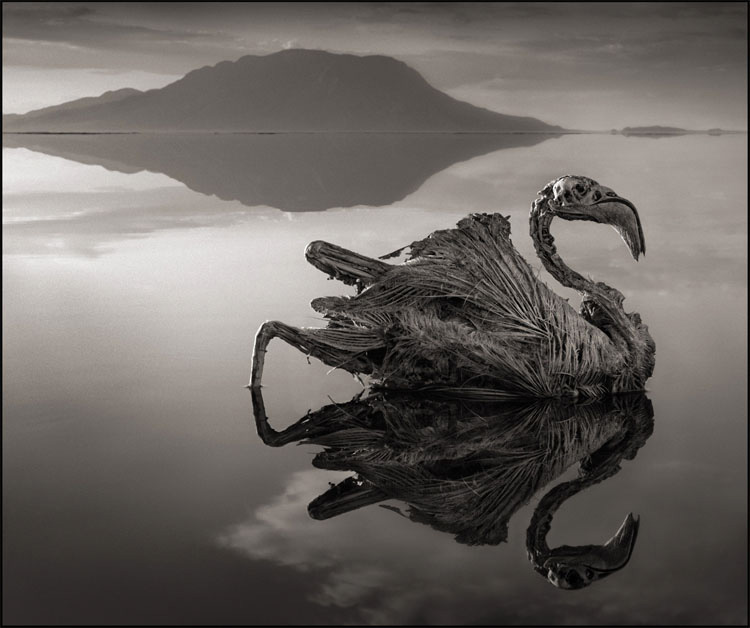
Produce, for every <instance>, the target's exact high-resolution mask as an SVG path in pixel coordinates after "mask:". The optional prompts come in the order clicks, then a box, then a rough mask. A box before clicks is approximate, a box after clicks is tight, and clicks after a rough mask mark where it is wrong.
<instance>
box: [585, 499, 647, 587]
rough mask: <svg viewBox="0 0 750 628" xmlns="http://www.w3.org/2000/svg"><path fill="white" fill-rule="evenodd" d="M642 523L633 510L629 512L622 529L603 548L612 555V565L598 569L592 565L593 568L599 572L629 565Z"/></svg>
mask: <svg viewBox="0 0 750 628" xmlns="http://www.w3.org/2000/svg"><path fill="white" fill-rule="evenodd" d="M640 525H641V519H640V517H638V518H636V517H634V516H633V513H632V512H631V513H630V514H628V516H627V517H625V521H623V522H622V525H621V526H620V529H619V530H617V532H615V534H614V536H613V537H612V538H611V539H609V541H607V542H606V543H605V544H604V547H603V549H604V550H605V552H607V553H608V554H609V555H610V559H611V561H610V565H609V566H608V567H607V568H605V569H597V568H595V567H592V569H594V571H598V572H599V573H610V572H612V571H617V570H618V569H622V568H623V567H624V566H625V565H627V564H628V561H629V560H630V557H631V556H632V555H633V548H634V547H635V541H636V539H637V538H638V529H639V527H640Z"/></svg>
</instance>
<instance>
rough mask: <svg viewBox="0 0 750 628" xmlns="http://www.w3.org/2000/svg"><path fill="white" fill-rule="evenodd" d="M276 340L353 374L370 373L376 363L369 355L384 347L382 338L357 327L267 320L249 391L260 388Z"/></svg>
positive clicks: (259, 338)
mask: <svg viewBox="0 0 750 628" xmlns="http://www.w3.org/2000/svg"><path fill="white" fill-rule="evenodd" d="M274 338H280V339H281V340H283V341H284V342H286V343H287V344H290V345H292V346H293V347H294V348H296V349H299V350H300V351H302V352H303V353H304V354H306V355H308V356H312V357H314V358H317V359H318V360H320V361H321V362H323V363H325V364H327V365H328V366H333V367H335V368H343V369H345V370H347V371H349V372H351V373H371V372H372V370H373V364H372V362H371V361H370V359H368V357H367V355H366V353H367V351H370V350H372V349H378V348H381V347H382V341H381V340H380V338H379V337H378V336H377V335H376V334H375V333H373V332H372V331H369V330H364V329H357V328H354V327H349V328H340V329H299V328H297V327H292V326H291V325H287V324H285V323H281V322H279V321H266V322H265V323H263V325H261V327H260V329H259V330H258V333H257V334H256V335H255V346H254V348H253V366H252V371H251V374H250V385H249V388H259V387H260V385H261V384H260V382H261V379H262V377H263V365H264V362H265V357H266V352H267V350H268V349H267V347H268V343H269V342H271V340H272V339H274Z"/></svg>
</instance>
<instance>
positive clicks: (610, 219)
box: [594, 196, 646, 261]
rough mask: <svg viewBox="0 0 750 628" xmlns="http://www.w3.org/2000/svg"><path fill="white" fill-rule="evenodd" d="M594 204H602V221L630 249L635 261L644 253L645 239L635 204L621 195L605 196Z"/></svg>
mask: <svg viewBox="0 0 750 628" xmlns="http://www.w3.org/2000/svg"><path fill="white" fill-rule="evenodd" d="M594 205H597V206H600V205H601V206H602V210H604V211H603V212H602V214H603V216H602V217H603V218H604V220H600V221H599V222H604V223H606V224H609V225H611V226H612V227H613V228H614V230H615V231H617V233H619V234H620V237H621V238H622V239H623V240H624V241H625V244H627V245H628V249H630V254H631V255H632V256H633V259H635V260H636V261H637V260H638V257H639V256H640V255H645V254H646V239H645V238H644V237H643V227H641V217H640V216H639V215H638V210H637V209H636V207H635V205H633V203H631V202H630V201H629V200H628V199H626V198H622V197H621V196H605V197H604V198H602V199H600V200H598V201H596V203H594Z"/></svg>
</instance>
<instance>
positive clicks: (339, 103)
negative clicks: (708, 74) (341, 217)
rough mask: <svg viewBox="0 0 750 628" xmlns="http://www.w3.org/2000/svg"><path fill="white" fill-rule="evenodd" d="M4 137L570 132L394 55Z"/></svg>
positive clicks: (159, 100) (221, 76)
mask: <svg viewBox="0 0 750 628" xmlns="http://www.w3.org/2000/svg"><path fill="white" fill-rule="evenodd" d="M3 131H10V132H19V131H27V132H29V131H39V132H123V131H125V132H127V131H141V132H144V131H145V132H154V131H209V132H210V131H222V132H243V131H244V132H253V131H255V132H284V131H297V132H305V131H307V132H315V131H360V132H361V131H380V132H382V131H401V132H451V133H455V132H478V133H482V132H494V133H512V132H538V133H555V132H561V131H563V129H562V128H561V127H559V126H552V125H549V124H546V123H544V122H542V121H541V120H537V119H535V118H530V117H520V116H508V115H503V114H500V113H496V112H494V111H489V110H488V109H482V108H480V107H475V106H474V105H471V104H469V103H466V102H462V101H460V100H456V99H455V98H452V97H451V96H449V95H448V94H445V93H444V92H441V91H440V90H438V89H435V88H434V87H432V86H431V85H430V84H429V83H428V82H427V81H426V80H425V79H424V78H423V77H422V76H421V75H420V74H419V73H418V72H417V71H416V70H414V69H413V68H411V67H409V66H408V65H406V64H405V63H403V62H401V61H398V60H396V59H393V58H391V57H387V56H380V55H377V56H366V57H360V56H355V55H349V54H333V53H329V52H324V51H321V50H284V51H281V52H277V53H274V54H270V55H266V56H245V57H242V58H241V59H239V60H237V61H234V62H230V61H223V62H221V63H219V64H217V65H215V66H207V67H203V68H200V69H198V70H194V71H192V72H189V73H188V74H186V75H185V76H184V77H183V78H181V79H180V80H178V81H175V82H174V83H171V84H170V85H167V86H166V87H163V88H161V89H153V90H149V91H146V92H140V91H138V90H119V91H118V92H107V93H106V94H103V95H102V96H100V97H98V98H84V99H80V100H75V101H72V102H69V103H64V104H62V105H57V106H55V107H47V108H45V109H40V110H37V111H32V112H29V113H27V114H22V115H18V114H14V115H7V116H5V115H4V116H3Z"/></svg>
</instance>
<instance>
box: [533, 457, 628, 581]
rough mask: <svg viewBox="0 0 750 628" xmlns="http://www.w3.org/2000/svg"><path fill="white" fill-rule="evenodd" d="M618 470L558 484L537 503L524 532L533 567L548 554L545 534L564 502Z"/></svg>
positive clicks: (613, 468) (609, 467)
mask: <svg viewBox="0 0 750 628" xmlns="http://www.w3.org/2000/svg"><path fill="white" fill-rule="evenodd" d="M619 470H620V467H619V465H617V464H615V465H611V466H608V467H606V468H603V469H601V470H600V471H599V472H598V473H595V474H591V475H585V476H582V477H578V478H576V479H575V480H570V481H569V482H563V483H562V484H558V485H557V486H555V487H554V488H552V489H551V490H550V491H548V492H547V494H546V495H544V497H542V499H541V500H540V501H539V503H538V504H537V507H536V508H535V509H534V514H533V515H532V517H531V522H530V523H529V527H528V528H527V530H526V551H527V552H528V556H529V560H531V561H532V563H534V565H535V566H541V565H542V564H543V563H544V560H545V558H546V557H547V556H548V555H549V553H550V548H549V545H547V534H548V533H549V531H550V528H551V527H552V518H553V517H554V515H555V513H556V512H557V510H558V509H559V508H560V506H562V504H563V503H564V502H566V501H567V500H568V499H570V498H571V497H573V495H575V494H576V493H580V492H581V491H582V490H584V489H586V488H588V487H589V486H593V485H594V484H598V483H599V482H601V481H603V480H605V479H607V478H608V477H611V476H613V475H614V474H615V473H617V472H618V471H619Z"/></svg>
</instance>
